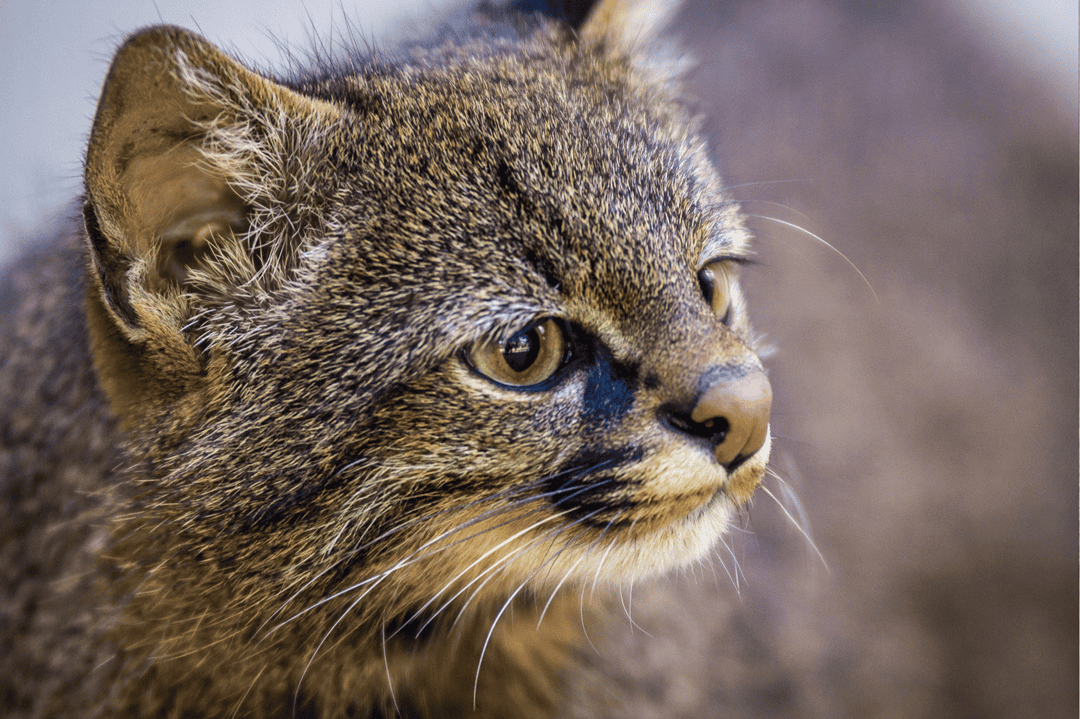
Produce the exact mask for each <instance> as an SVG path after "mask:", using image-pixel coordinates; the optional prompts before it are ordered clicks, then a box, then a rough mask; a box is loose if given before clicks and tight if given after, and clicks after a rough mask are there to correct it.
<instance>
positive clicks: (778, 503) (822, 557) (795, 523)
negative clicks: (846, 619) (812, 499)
mask: <svg viewBox="0 0 1080 719" xmlns="http://www.w3.org/2000/svg"><path fill="white" fill-rule="evenodd" d="M768 473H769V475H770V476H771V477H773V478H774V479H776V480H777V481H779V482H781V483H782V484H783V485H784V486H787V483H786V482H784V480H783V479H781V478H780V476H779V475H777V474H776V472H774V471H773V470H771V469H770V470H768ZM789 490H790V488H789ZM761 491H763V492H765V494H767V495H768V496H769V497H770V498H772V500H773V501H774V502H776V506H778V507H780V510H781V511H782V512H783V513H784V515H785V516H786V517H787V518H788V520H790V521H791V524H792V525H793V526H794V527H795V528H796V529H797V530H799V533H800V534H802V536H803V538H804V539H806V542H807V544H809V545H810V548H811V549H813V550H814V553H815V554H817V556H818V559H820V560H821V564H822V566H823V567H825V569H826V570H829V563H828V562H826V561H825V555H823V554H822V553H821V550H820V549H818V546H817V544H815V543H814V540H813V539H812V538H811V537H810V533H809V532H807V531H806V529H804V528H803V525H802V524H800V523H799V520H797V519H795V517H794V516H792V514H791V512H789V511H788V508H787V507H785V506H784V503H783V502H781V501H780V500H779V499H778V498H777V496H776V495H775V494H773V493H772V491H771V490H770V489H769V488H768V487H766V486H765V485H761ZM800 508H801V506H800ZM796 511H799V510H796ZM800 514H801V512H800ZM829 571H831V570H829Z"/></svg>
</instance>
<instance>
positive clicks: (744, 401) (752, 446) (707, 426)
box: [690, 370, 772, 472]
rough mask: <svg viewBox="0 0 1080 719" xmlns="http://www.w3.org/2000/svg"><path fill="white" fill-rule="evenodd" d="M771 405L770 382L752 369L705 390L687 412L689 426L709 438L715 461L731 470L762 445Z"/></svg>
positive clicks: (767, 428) (767, 427)
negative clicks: (692, 408) (692, 407)
mask: <svg viewBox="0 0 1080 719" xmlns="http://www.w3.org/2000/svg"><path fill="white" fill-rule="evenodd" d="M771 408H772V385H770V384H769V378H768V377H766V376H765V373H764V372H763V371H761V370H756V371H754V372H751V373H749V374H745V375H743V376H742V377H738V378H736V379H733V380H724V381H719V382H717V383H716V384H714V385H713V386H711V387H709V388H708V389H707V390H705V392H704V393H703V394H702V395H701V397H699V398H698V401H697V404H696V405H695V406H694V410H693V411H692V412H691V413H690V420H691V423H692V424H691V426H692V428H693V433H694V434H697V435H699V436H705V437H707V438H709V439H710V440H711V441H712V443H713V447H714V451H715V453H716V461H717V462H719V463H720V464H722V465H723V466H724V467H725V468H727V470H728V471H729V472H731V471H734V470H735V468H736V467H738V466H739V465H740V464H742V463H743V462H745V461H746V460H747V459H749V458H750V457H751V456H753V454H754V453H755V452H757V451H758V450H759V449H761V447H762V446H763V445H764V444H765V440H766V438H767V437H768V435H769V411H770V409H771Z"/></svg>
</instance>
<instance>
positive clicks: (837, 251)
mask: <svg viewBox="0 0 1080 719" xmlns="http://www.w3.org/2000/svg"><path fill="white" fill-rule="evenodd" d="M747 217H756V218H757V219H759V220H770V221H772V222H776V223H779V224H781V225H785V226H787V227H790V228H792V229H794V230H798V231H800V232H802V233H804V234H806V235H808V236H809V237H811V238H813V239H815V240H817V241H818V242H820V243H821V244H823V245H825V246H826V247H828V248H829V249H830V250H832V251H833V252H835V253H836V254H838V255H840V257H841V258H843V260H844V262H846V263H847V264H848V265H849V266H850V267H851V269H853V270H855V272H857V273H858V275H859V277H861V278H862V281H863V282H864V283H865V284H866V287H867V288H868V289H869V290H870V294H872V295H873V296H874V302H876V303H877V304H879V305H880V304H881V300H880V299H878V295H877V292H875V291H874V287H873V285H871V284H870V280H868V279H866V275H864V274H863V273H862V271H861V270H860V269H859V268H858V267H857V266H856V265H855V263H854V262H852V261H851V260H849V259H848V257H847V255H845V254H844V253H843V252H841V251H840V250H838V249H836V248H835V247H833V246H832V245H831V244H829V243H828V242H827V241H826V240H825V239H823V238H822V237H819V236H818V235H816V234H814V233H813V232H811V231H810V230H808V229H806V228H805V227H800V226H799V225H796V224H795V223H794V222H788V221H787V220H781V219H779V218H777V217H769V216H768V215H747Z"/></svg>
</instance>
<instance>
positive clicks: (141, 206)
mask: <svg viewBox="0 0 1080 719" xmlns="http://www.w3.org/2000/svg"><path fill="white" fill-rule="evenodd" d="M337 115H338V112H337V110H336V109H335V108H334V107H333V106H332V105H329V104H327V103H323V102H319V101H315V100H312V99H310V98H307V97H304V96H302V95H299V94H297V93H295V92H293V91H291V90H289V89H287V88H285V87H282V86H280V85H278V84H276V83H274V82H272V81H270V80H267V79H265V78H263V77H261V76H259V75H256V74H255V73H252V72H250V71H249V70H247V69H246V68H244V67H243V66H241V65H240V64H238V63H237V62H235V61H234V60H232V59H231V58H229V57H227V56H226V55H225V54H224V53H222V52H220V51H219V50H217V48H215V47H213V46H212V45H211V44H209V43H208V42H206V41H205V40H204V39H202V38H201V37H199V36H197V35H194V34H192V33H189V32H187V31H185V30H182V29H179V28H173V27H164V26H163V27H153V28H149V29H147V30H143V31H141V32H139V33H137V34H135V35H133V36H132V37H131V38H129V39H128V41H127V42H126V43H124V45H123V46H122V47H121V48H120V50H119V51H118V52H117V54H116V57H115V58H114V60H113V64H112V67H111V68H110V70H109V74H108V77H107V78H106V80H105V85H104V88H103V90H102V95H101V99H100V100H99V102H98V108H97V113H96V115H95V118H94V125H93V129H92V131H91V134H90V142H89V146H88V149H87V153H86V169H85V183H86V202H85V205H84V218H85V227H86V232H87V238H88V241H89V253H90V257H91V269H92V271H91V282H90V287H89V294H90V297H89V302H90V305H91V306H90V308H89V315H90V320H91V332H92V337H93V345H94V354H95V361H96V363H97V364H98V369H99V374H100V375H101V377H102V381H103V384H104V385H105V388H106V391H107V393H108V394H109V396H110V399H111V400H112V402H113V405H114V408H115V409H116V410H117V411H118V413H119V414H120V415H121V417H122V418H123V417H124V416H125V415H126V414H131V413H132V412H135V411H136V408H138V407H140V406H141V405H143V404H146V403H147V402H148V399H149V398H148V397H146V396H145V395H146V394H147V393H148V392H150V391H151V390H150V388H154V390H153V391H154V392H155V393H156V394H158V395H159V396H160V395H161V394H162V393H164V394H166V395H169V394H173V395H174V394H176V393H182V392H183V391H185V387H187V386H188V384H189V381H193V378H195V377H198V376H200V375H201V374H202V373H203V371H204V369H205V368H203V367H202V365H201V362H202V358H201V357H200V356H199V353H198V352H197V351H196V349H195V347H194V341H193V339H192V338H191V337H189V336H187V335H186V334H185V332H184V328H185V326H186V324H187V323H188V322H189V321H190V319H191V315H192V307H191V303H192V295H191V294H190V290H191V288H190V279H191V276H192V275H196V276H197V275H199V273H202V274H203V275H206V273H207V272H208V271H209V270H211V269H214V268H216V269H218V270H220V269H221V268H222V267H227V268H228V270H229V273H226V274H229V275H230V276H229V277H228V278H227V279H228V281H229V282H230V283H231V284H235V285H240V284H244V283H249V282H250V281H252V280H254V279H256V275H258V274H259V273H260V271H261V265H262V264H263V263H265V262H266V261H267V257H265V256H263V257H257V256H256V252H255V250H254V249H253V245H254V244H255V243H254V242H252V240H251V238H249V237H248V236H247V234H248V229H249V226H255V225H258V227H259V229H260V232H262V231H264V230H265V229H266V228H267V227H269V226H271V225H273V223H274V220H275V212H276V213H284V212H288V211H294V210H291V209H290V210H286V209H285V204H284V201H283V198H279V197H277V196H276V195H277V194H281V191H280V190H278V189H277V188H279V187H280V186H281V185H282V184H284V183H283V182H282V177H281V175H282V168H283V167H285V166H287V165H288V162H283V161H282V158H285V157H292V156H294V153H293V152H292V151H293V149H294V148H292V147H291V146H290V145H291V144H295V143H297V142H305V143H308V144H310V142H311V139H310V138H312V137H319V136H320V134H321V135H325V134H326V133H325V132H323V133H320V132H319V131H318V129H317V128H318V127H319V126H322V127H324V128H325V127H327V126H328V125H329V124H331V123H333V122H334V121H335V120H336V118H337ZM292 184H293V186H294V187H295V186H296V185H300V186H302V185H303V183H302V182H294V183H292ZM296 204H297V203H296V201H295V198H294V199H293V201H292V203H291V205H290V207H292V206H295V205H296ZM278 219H280V218H278ZM285 219H287V220H289V222H290V224H291V226H293V227H295V226H296V224H297V223H296V222H295V219H296V218H285ZM294 234H295V233H294ZM283 235H284V233H283ZM288 241H289V242H295V238H294V237H290V238H289V240H288ZM259 244H260V245H264V246H265V245H266V244H267V241H266V239H265V238H264V237H260V239H259ZM296 250H297V248H296V247H292V248H283V247H270V249H269V250H268V253H269V255H270V259H275V258H277V259H280V258H281V257H284V256H286V255H288V254H289V253H290V251H292V252H293V253H295V251H296ZM263 254H264V255H265V254H267V252H264V253H263ZM219 274H221V272H219ZM237 275H239V276H237ZM204 279H205V277H204ZM153 403H154V402H152V401H151V402H150V404H153Z"/></svg>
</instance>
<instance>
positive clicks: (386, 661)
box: [382, 617, 401, 716]
mask: <svg viewBox="0 0 1080 719" xmlns="http://www.w3.org/2000/svg"><path fill="white" fill-rule="evenodd" d="M382 658H383V666H384V667H386V684H387V686H389V687H390V699H391V700H393V702H394V715H395V716H401V708H400V707H399V706H398V703H397V695H396V694H394V680H393V679H391V678H390V660H389V659H387V657H386V618H385V617H384V618H383V621H382Z"/></svg>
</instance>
